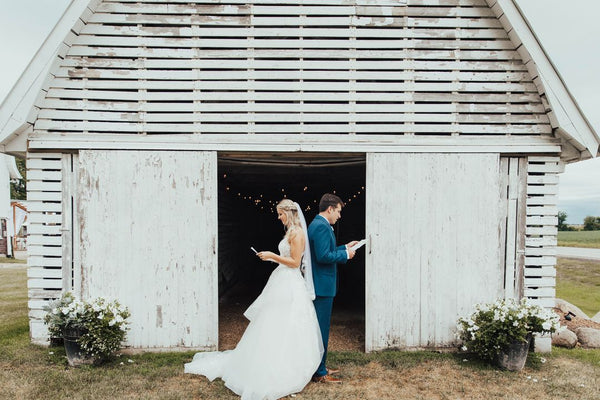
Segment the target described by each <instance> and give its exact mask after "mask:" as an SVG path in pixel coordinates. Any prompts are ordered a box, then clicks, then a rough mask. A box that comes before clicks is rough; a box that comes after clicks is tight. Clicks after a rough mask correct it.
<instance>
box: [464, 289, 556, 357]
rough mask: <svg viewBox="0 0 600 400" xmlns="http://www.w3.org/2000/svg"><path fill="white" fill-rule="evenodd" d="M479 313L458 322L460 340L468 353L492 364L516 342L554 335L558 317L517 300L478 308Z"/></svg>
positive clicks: (503, 301)
mask: <svg viewBox="0 0 600 400" xmlns="http://www.w3.org/2000/svg"><path fill="white" fill-rule="evenodd" d="M475 309H476V311H475V312H474V313H472V314H471V315H470V316H468V317H467V318H459V320H458V336H459V338H460V339H461V340H462V341H463V343H464V346H463V348H462V349H463V350H464V351H470V352H473V353H475V354H477V355H478V356H479V357H480V358H481V359H482V360H484V361H488V362H492V361H494V360H495V358H496V355H497V354H498V353H499V352H500V351H502V350H504V349H506V348H507V347H508V346H509V345H510V344H511V343H512V342H514V341H522V342H525V341H527V336H528V335H529V334H533V333H543V332H554V331H556V329H557V328H558V316H557V315H556V314H554V313H553V312H552V311H548V310H545V309H543V308H541V307H539V306H535V305H531V304H529V303H527V301H526V299H523V300H521V301H520V302H518V301H516V300H513V299H508V300H505V299H500V300H498V301H496V302H495V303H488V304H478V305H477V306H476V307H475Z"/></svg>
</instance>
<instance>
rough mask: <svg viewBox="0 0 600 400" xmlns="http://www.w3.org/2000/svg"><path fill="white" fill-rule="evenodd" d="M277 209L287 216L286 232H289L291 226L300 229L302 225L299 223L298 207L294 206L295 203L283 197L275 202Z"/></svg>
mask: <svg viewBox="0 0 600 400" xmlns="http://www.w3.org/2000/svg"><path fill="white" fill-rule="evenodd" d="M277 209H278V210H280V211H282V212H283V213H284V214H285V216H286V217H287V226H286V228H287V233H290V230H293V228H299V229H302V225H301V224H300V217H299V216H298V209H297V208H296V203H294V202H293V201H292V200H290V199H283V200H281V201H280V202H279V203H278V204H277ZM287 233H286V236H287Z"/></svg>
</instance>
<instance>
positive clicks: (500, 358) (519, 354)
mask: <svg viewBox="0 0 600 400" xmlns="http://www.w3.org/2000/svg"><path fill="white" fill-rule="evenodd" d="M531 338H532V336H531V335H527V340H526V341H525V342H523V341H520V340H514V341H513V342H512V343H511V344H510V345H509V346H508V347H507V348H506V349H504V351H501V352H499V353H498V355H497V356H496V363H497V364H498V366H500V368H502V369H506V370H508V371H520V370H522V369H523V367H524V366H525V362H526V361H527V354H528V353H529V345H530V343H531Z"/></svg>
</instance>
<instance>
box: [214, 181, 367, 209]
mask: <svg viewBox="0 0 600 400" xmlns="http://www.w3.org/2000/svg"><path fill="white" fill-rule="evenodd" d="M226 178H227V174H223V179H226ZM225 191H226V192H234V193H235V191H233V190H232V188H231V186H230V185H229V186H225ZM286 191H288V190H286V188H281V192H282V193H283V194H282V196H283V198H284V199H285V198H287V193H286ZM302 191H303V192H307V191H308V186H304V187H303V188H302ZM364 192H365V187H364V186H361V187H360V190H357V191H355V192H354V193H352V194H350V195H349V196H348V199H347V200H346V203H351V202H352V200H353V199H354V200H356V199H358V198H359V197H360V196H361V195H364ZM331 193H334V194H336V193H337V191H336V190H335V189H333V190H332V191H331ZM237 197H238V198H239V199H240V200H242V199H243V200H246V201H248V202H249V204H252V205H254V206H255V207H256V208H257V209H259V210H262V211H269V212H271V213H274V212H275V209H276V206H277V203H279V201H280V198H278V199H276V200H273V199H270V200H269V199H266V198H265V195H264V194H263V193H259V194H256V193H252V194H249V193H242V192H241V191H240V192H237ZM312 204H315V205H316V204H318V200H316V199H313V201H312ZM265 206H266V207H265ZM312 209H313V207H311V206H310V205H307V206H306V207H304V209H303V211H304V212H307V211H310V210H312Z"/></svg>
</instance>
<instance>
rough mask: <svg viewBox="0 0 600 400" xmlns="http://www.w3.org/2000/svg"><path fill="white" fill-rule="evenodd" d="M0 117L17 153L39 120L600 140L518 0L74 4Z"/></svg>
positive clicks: (592, 149) (572, 144)
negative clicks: (519, 5) (537, 36)
mask: <svg viewBox="0 0 600 400" xmlns="http://www.w3.org/2000/svg"><path fill="white" fill-rule="evenodd" d="M532 82H533V83H532ZM0 129H1V131H0V142H1V143H2V145H3V146H4V147H3V150H4V151H5V152H8V153H22V152H24V151H25V149H26V138H27V135H29V134H31V133H40V132H42V133H48V134H64V135H65V136H66V135H69V134H79V133H81V134H88V133H96V134H107V133H117V132H118V133H121V134H122V133H130V134H131V133H144V134H148V135H151V134H165V133H178V134H194V133H210V134H218V133H226V134H237V133H248V132H250V133H263V134H272V133H276V134H277V133H284V132H286V133H289V132H291V133H303V134H304V133H308V134H311V133H315V134H319V133H321V132H328V133H352V134H357V135H360V134H367V133H368V134H380V135H390V134H392V135H398V134H407V133H408V134H410V135H416V136H424V135H441V136H454V135H468V136H477V135H480V136H482V135H495V136H500V135H509V136H512V137H515V136H528V135H529V136H531V135H541V136H544V137H547V136H548V135H552V134H554V135H555V136H556V137H559V138H561V139H562V141H563V144H564V147H563V159H565V160H567V161H575V160H578V159H585V158H589V157H591V156H596V155H597V154H598V145H599V143H600V138H599V136H598V134H597V133H596V132H594V130H593V128H592V127H591V125H590V124H589V122H588V121H587V120H586V118H585V116H584V114H583V113H582V111H581V110H580V108H579V107H578V105H577V103H576V101H575V99H574V98H573V96H572V95H571V94H570V93H569V91H568V89H567V87H566V85H565V84H564V82H563V80H562V79H561V77H560V75H559V73H558V72H557V70H556V68H555V67H554V65H553V64H552V62H551V61H550V59H549V57H548V56H547V54H546V53H545V51H544V49H543V47H542V46H541V44H540V42H539V41H538V40H537V38H536V36H535V34H534V32H533V31H532V29H531V27H530V25H529V24H528V22H527V20H526V18H525V17H524V15H523V13H522V12H521V11H520V9H519V8H518V6H517V5H516V3H515V1H514V0H327V1H316V0H314V1H310V0H255V1H252V2H249V1H246V0H244V1H242V0H229V1H219V2H215V1H208V0H206V1H198V2H195V3H191V2H189V1H187V0H186V1H183V0H172V1H163V0H161V1H160V2H159V1H156V0H146V1H137V0H136V1H133V0H118V1H117V0H106V1H100V0H92V1H89V0H73V1H72V3H71V4H70V6H69V7H68V9H67V10H66V12H65V14H64V15H63V17H62V18H61V20H60V21H59V22H58V24H57V25H56V27H55V28H54V30H53V31H52V33H51V34H50V36H49V37H48V39H47V40H46V41H45V43H44V44H43V46H42V47H41V48H40V50H39V51H38V53H37V54H36V56H35V57H34V59H33V60H32V62H31V63H30V64H29V66H28V67H27V69H26V70H25V72H24V73H23V75H22V76H21V78H20V79H19V81H18V82H17V84H16V85H15V87H14V88H13V90H12V91H11V93H10V94H9V96H8V97H7V98H6V100H5V101H4V103H3V104H2V106H1V108H0Z"/></svg>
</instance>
